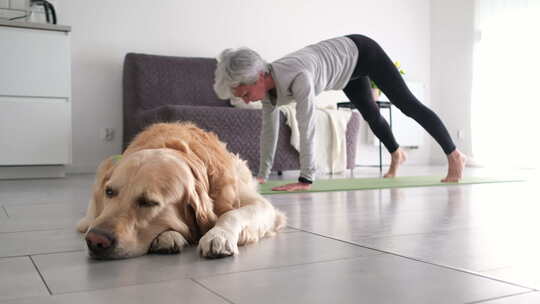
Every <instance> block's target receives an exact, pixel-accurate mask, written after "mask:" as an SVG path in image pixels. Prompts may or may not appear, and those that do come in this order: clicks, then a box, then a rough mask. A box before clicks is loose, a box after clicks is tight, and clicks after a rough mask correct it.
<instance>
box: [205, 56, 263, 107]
mask: <svg viewBox="0 0 540 304" xmlns="http://www.w3.org/2000/svg"><path fill="white" fill-rule="evenodd" d="M268 71H269V69H268V63H267V62H266V61H264V60H263V59H262V57H261V56H260V55H259V54H258V53H257V52H255V51H253V50H251V49H248V48H239V49H236V50H234V49H226V50H224V51H223V52H221V54H219V56H218V64H217V68H216V72H215V79H214V91H215V92H216V94H217V96H218V97H219V98H221V99H230V98H231V97H233V94H232V88H234V87H237V86H239V85H242V84H248V85H249V84H253V83H255V82H257V80H258V79H259V74H260V73H261V72H262V73H268Z"/></svg>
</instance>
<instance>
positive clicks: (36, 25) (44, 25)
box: [0, 19, 71, 32]
mask: <svg viewBox="0 0 540 304" xmlns="http://www.w3.org/2000/svg"><path fill="white" fill-rule="evenodd" d="M0 26H8V27H20V28H28V29H36V30H47V31H59V32H70V31H71V27H70V26H66V25H58V24H50V23H32V22H21V21H8V20H1V19H0Z"/></svg>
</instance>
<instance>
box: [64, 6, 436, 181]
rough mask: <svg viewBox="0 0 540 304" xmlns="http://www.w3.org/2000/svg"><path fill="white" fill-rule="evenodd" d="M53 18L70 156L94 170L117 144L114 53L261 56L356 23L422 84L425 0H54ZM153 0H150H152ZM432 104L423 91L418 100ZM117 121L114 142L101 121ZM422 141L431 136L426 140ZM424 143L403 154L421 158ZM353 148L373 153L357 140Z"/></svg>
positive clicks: (426, 58) (118, 60) (426, 62)
mask: <svg viewBox="0 0 540 304" xmlns="http://www.w3.org/2000/svg"><path fill="white" fill-rule="evenodd" d="M56 4H57V9H58V15H59V23H60V24H65V25H70V26H72V30H73V31H72V40H71V42H72V77H73V78H72V83H73V91H72V92H73V165H72V166H71V168H70V171H72V172H92V171H93V170H94V168H95V166H96V165H97V164H98V163H99V161H100V160H102V159H103V158H105V157H107V156H108V155H111V154H117V153H120V151H121V148H120V146H121V144H120V143H121V128H122V91H121V80H122V61H123V58H124V56H125V54H126V53H127V52H143V53H151V54H164V55H175V56H208V57H214V56H216V55H217V54H218V53H219V52H220V51H221V50H222V49H224V48H227V47H238V46H249V47H251V48H253V49H255V50H257V51H259V52H260V53H261V55H262V56H264V57H266V59H267V60H270V61H271V60H274V59H277V58H279V57H281V56H283V55H285V54H286V53H289V52H291V51H294V50H296V49H298V48H301V47H303V46H305V45H307V44H309V43H314V42H317V41H319V40H322V39H326V38H330V37H334V36H339V35H345V34H349V33H361V34H366V35H368V36H371V37H372V38H374V39H375V40H377V41H378V42H379V43H380V44H381V45H382V46H383V48H384V49H385V50H386V51H387V52H388V54H389V55H390V57H392V59H394V60H399V61H400V62H401V63H402V66H403V68H404V69H405V70H406V71H407V75H406V77H407V79H409V80H413V81H419V82H423V83H425V84H426V86H427V90H428V92H429V88H430V45H431V44H430V1H429V0H407V1H403V0H378V1H368V0H350V1H349V0H335V1H330V2H329V1H323V0H311V1H310V0H295V1H291V0H273V1H250V0H229V1H217V0H215V1H214V0H208V1H187V0H160V1H143V0H130V1H127V0H114V1H110V0H94V1H84V0H57V1H56ZM150 4H152V5H150ZM428 96H429V95H428ZM424 102H425V103H426V104H428V105H429V104H430V100H429V98H426V100H424ZM104 127H112V128H114V129H116V138H115V139H114V141H113V142H104V141H102V140H100V138H99V131H100V129H101V128H104ZM425 142H430V140H425ZM429 152H430V151H429V146H428V145H426V147H422V148H421V149H419V150H418V151H414V152H411V154H410V155H409V156H410V157H409V163H427V161H428V158H429ZM359 153H360V157H366V158H368V157H370V158H373V160H374V163H375V160H376V159H377V157H376V155H377V154H376V149H375V148H374V147H372V146H365V149H364V147H362V148H361V150H360V151H359Z"/></svg>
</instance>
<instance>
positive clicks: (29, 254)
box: [0, 249, 85, 260]
mask: <svg viewBox="0 0 540 304" xmlns="http://www.w3.org/2000/svg"><path fill="white" fill-rule="evenodd" d="M84 250H85V249H74V250H64V251H55V252H43V253H26V254H24V253H23V254H21V255H7V256H0V260H1V259H13V258H23V257H27V256H38V255H49V254H61V253H70V252H80V251H84Z"/></svg>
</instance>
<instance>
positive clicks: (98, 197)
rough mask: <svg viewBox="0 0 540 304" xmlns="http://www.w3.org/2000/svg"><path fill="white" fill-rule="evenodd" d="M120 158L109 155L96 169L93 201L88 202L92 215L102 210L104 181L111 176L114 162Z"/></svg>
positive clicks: (95, 215) (97, 214) (96, 214)
mask: <svg viewBox="0 0 540 304" xmlns="http://www.w3.org/2000/svg"><path fill="white" fill-rule="evenodd" d="M120 159H121V156H120V155H115V156H111V157H109V158H107V159H105V160H104V161H102V162H101V164H100V165H99V167H98V169H97V171H96V180H95V181H94V187H93V199H92V200H93V201H92V202H91V203H90V204H91V206H89V209H88V211H90V208H92V213H93V214H92V216H93V217H94V218H96V217H98V216H99V215H100V214H101V212H102V211H103V201H102V198H103V192H104V191H105V183H107V181H109V179H110V178H111V176H112V174H113V171H114V168H115V167H116V164H117V163H118V162H119V160H120Z"/></svg>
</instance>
